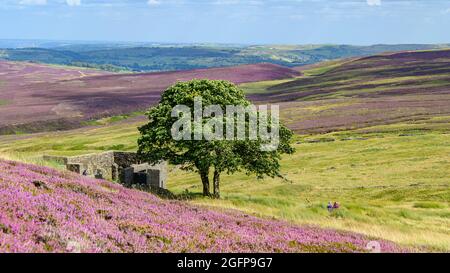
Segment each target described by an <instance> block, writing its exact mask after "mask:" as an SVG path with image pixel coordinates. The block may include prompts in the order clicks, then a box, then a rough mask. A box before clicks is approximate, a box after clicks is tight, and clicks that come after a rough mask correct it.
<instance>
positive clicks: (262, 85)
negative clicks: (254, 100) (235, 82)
mask: <svg viewBox="0 0 450 273" xmlns="http://www.w3.org/2000/svg"><path fill="white" fill-rule="evenodd" d="M293 80H294V79H284V80H273V81H261V82H251V83H243V84H240V85H239V87H240V88H242V89H243V90H244V91H245V93H246V94H261V93H266V92H268V90H267V88H269V87H272V86H274V85H277V84H281V83H286V82H290V81H293Z"/></svg>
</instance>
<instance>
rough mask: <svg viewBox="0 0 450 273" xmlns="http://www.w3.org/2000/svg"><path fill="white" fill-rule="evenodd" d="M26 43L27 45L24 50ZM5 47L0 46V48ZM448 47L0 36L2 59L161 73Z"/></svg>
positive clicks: (314, 60)
mask: <svg viewBox="0 0 450 273" xmlns="http://www.w3.org/2000/svg"><path fill="white" fill-rule="evenodd" d="M27 46H28V48H27ZM2 47H3V48H5V49H3V50H2V49H1V48H2ZM444 47H449V45H445V44H444V45H426V44H409V45H408V44H406V45H371V46H352V45H252V46H244V45H213V44H208V45H204V44H198V45H182V44H166V45H163V44H160V45H151V44H145V43H144V44H139V43H128V44H127V43H122V44H114V43H112V44H108V43H100V44H95V43H88V44H79V43H71V42H65V43H63V44H62V43H58V42H50V43H42V42H40V41H33V42H32V43H31V44H30V41H22V42H21V41H18V42H17V43H14V42H12V43H11V41H6V43H5V41H2V40H0V58H2V59H5V60H12V61H33V62H39V63H48V64H61V65H74V66H83V67H90V68H98V69H102V70H107V71H113V72H119V71H134V72H144V71H145V72H160V71H179V70H192V69H204V68H214V67H229V66H237V65H243V64H257V63H272V64H278V65H283V66H289V67H295V66H300V65H307V64H314V63H318V62H322V61H328V60H335V59H340V58H348V57H358V56H369V55H373V54H379V53H382V52H394V51H404V50H425V49H439V48H444Z"/></svg>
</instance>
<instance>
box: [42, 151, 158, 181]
mask: <svg viewBox="0 0 450 273" xmlns="http://www.w3.org/2000/svg"><path fill="white" fill-rule="evenodd" d="M44 158H46V159H47V160H53V161H56V160H58V161H59V162H62V163H64V164H65V165H66V168H67V170H69V171H71V172H75V173H78V174H82V175H86V176H90V177H95V178H98V179H106V180H110V181H118V182H120V183H122V184H123V185H125V186H127V187H131V186H133V185H134V184H139V185H140V186H144V187H151V188H165V187H166V180H167V163H165V162H164V163H161V164H156V165H150V164H141V162H140V160H139V158H138V155H137V154H136V153H129V152H112V151H111V152H105V153H100V154H88V155H81V156H74V157H67V158H65V157H52V156H44Z"/></svg>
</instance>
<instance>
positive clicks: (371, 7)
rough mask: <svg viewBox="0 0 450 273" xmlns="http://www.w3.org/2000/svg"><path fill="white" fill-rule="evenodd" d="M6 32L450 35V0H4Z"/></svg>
mask: <svg viewBox="0 0 450 273" xmlns="http://www.w3.org/2000/svg"><path fill="white" fill-rule="evenodd" d="M0 38H1V39H51V40H95V41H103V40H105V41H140V42H184V43H190V42H197V43H207V42H216V43H243V44H323V43H333V44H361V45H363V44H376V43H389V44H395V43H450V0H129V1H125V0H1V1H0Z"/></svg>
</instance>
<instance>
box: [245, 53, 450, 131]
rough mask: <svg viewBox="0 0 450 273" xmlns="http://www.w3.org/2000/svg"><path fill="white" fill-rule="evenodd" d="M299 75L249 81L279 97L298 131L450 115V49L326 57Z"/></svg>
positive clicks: (254, 92) (252, 88) (267, 95)
mask: <svg viewBox="0 0 450 273" xmlns="http://www.w3.org/2000/svg"><path fill="white" fill-rule="evenodd" d="M310 69H311V70H310V71H304V73H305V74H306V75H308V74H310V76H307V77H302V78H299V79H295V80H286V81H282V82H270V81H269V82H262V83H250V84H247V85H243V88H244V89H247V90H248V91H249V93H250V94H249V97H250V98H252V99H253V100H254V101H257V102H258V101H260V102H267V101H270V102H278V103H281V108H283V109H284V110H283V115H284V116H285V119H286V120H287V122H288V124H289V125H290V127H291V128H292V129H294V130H296V132H298V133H303V134H306V133H309V132H331V131H333V130H339V129H351V128H361V127H367V126H369V125H377V124H389V123H395V122H400V121H418V120H426V119H430V118H432V117H436V116H448V115H449V114H450V50H438V51H415V52H402V53H393V54H382V55H375V56H370V57H364V58H360V59H356V60H355V59H350V60H343V61H340V62H331V63H330V62H326V63H324V64H323V65H322V66H320V65H317V66H314V67H310Z"/></svg>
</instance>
